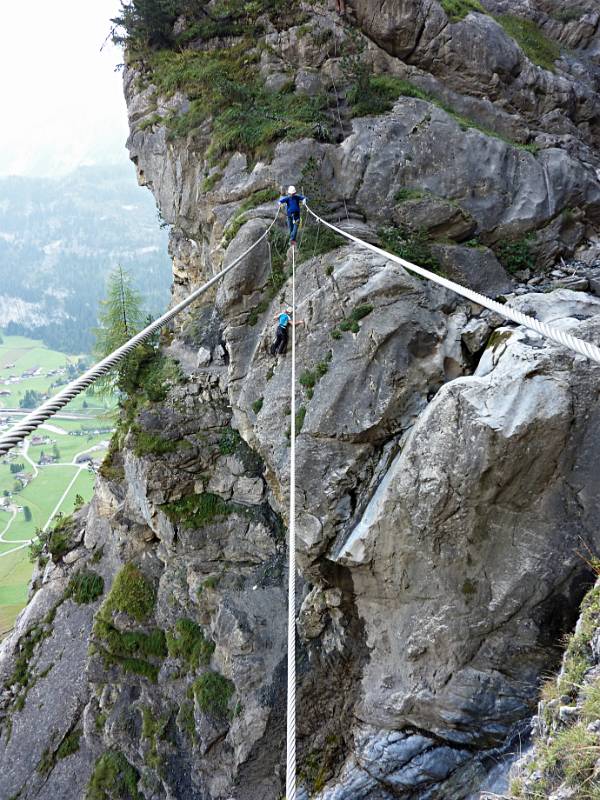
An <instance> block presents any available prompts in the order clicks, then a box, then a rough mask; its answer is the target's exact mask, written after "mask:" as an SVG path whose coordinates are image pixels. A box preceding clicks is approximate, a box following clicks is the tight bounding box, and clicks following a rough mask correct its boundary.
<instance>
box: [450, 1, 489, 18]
mask: <svg viewBox="0 0 600 800" xmlns="http://www.w3.org/2000/svg"><path fill="white" fill-rule="evenodd" d="M440 4H441V6H442V8H443V9H444V11H445V13H446V16H447V17H448V19H449V20H450V22H459V21H460V20H461V19H464V18H465V17H466V16H467V15H468V14H470V13H471V12H472V11H474V12H476V13H478V14H485V9H484V8H483V6H482V5H481V3H479V2H478V0H440Z"/></svg>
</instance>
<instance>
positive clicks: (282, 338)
mask: <svg viewBox="0 0 600 800" xmlns="http://www.w3.org/2000/svg"><path fill="white" fill-rule="evenodd" d="M292 315H293V311H292V309H291V308H286V309H285V311H282V312H281V313H280V314H275V317H274V319H275V320H276V321H277V332H276V334H275V341H274V342H273V344H272V345H271V355H272V356H277V355H281V356H284V355H285V354H286V352H287V345H288V330H289V326H290V325H304V320H301V319H300V320H298V322H294V320H293V319H292Z"/></svg>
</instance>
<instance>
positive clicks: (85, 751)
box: [0, 0, 600, 800]
mask: <svg viewBox="0 0 600 800" xmlns="http://www.w3.org/2000/svg"><path fill="white" fill-rule="evenodd" d="M226 5H227V4H226ZM250 5H251V6H252V9H250V7H248V8H246V10H245V11H244V16H243V17H239V18H238V17H236V16H235V14H236V13H237V11H236V9H237V6H235V5H234V4H231V8H230V9H229V10H230V12H231V13H230V15H229V16H228V17H227V20H226V30H225V31H217V32H218V33H219V35H221V38H214V36H213V35H214V34H215V31H212V32H211V36H213V38H211V37H210V36H208V34H207V33H206V24H207V23H206V19H205V18H204V17H201V19H200V21H198V20H197V19H195V18H194V15H193V13H191V12H190V11H189V9H188V12H187V14H188V15H187V16H186V15H185V14H184V15H182V16H181V17H180V18H178V19H177V20H176V21H175V22H174V27H173V30H174V31H175V32H176V35H177V36H178V37H180V38H179V39H178V42H179V45H178V48H177V49H176V50H175V49H171V50H170V49H166V50H163V51H161V52H156V50H153V49H150V50H147V51H145V52H143V53H139V52H136V53H135V57H134V54H133V52H132V51H131V50H130V60H129V64H128V66H127V68H126V70H125V76H124V83H125V93H126V98H127V104H128V109H129V116H130V126H131V137H130V140H129V149H130V153H131V157H132V159H133V161H134V163H135V164H136V166H137V170H138V174H139V177H140V181H141V182H142V183H144V184H146V185H147V186H148V187H149V189H150V190H151V191H152V192H153V194H154V196H155V198H156V201H157V205H158V208H159V210H160V213H161V215H162V217H163V218H164V220H165V221H166V222H167V223H168V224H169V225H170V226H171V243H170V248H171V255H172V258H173V274H174V287H173V297H174V300H178V299H181V298H182V297H183V296H185V295H186V294H187V293H188V292H189V291H190V290H191V289H192V288H195V287H196V286H198V285H200V284H201V283H203V282H204V281H205V280H206V279H207V278H209V277H210V276H211V275H213V274H215V273H216V272H217V271H218V270H219V269H220V267H221V266H222V265H223V264H225V263H229V262H230V261H231V260H232V259H233V258H234V257H235V256H236V255H238V254H240V253H242V252H243V251H244V250H245V249H246V248H247V247H248V246H249V245H250V244H251V243H253V242H254V241H255V240H256V239H257V238H258V237H259V236H260V235H261V234H262V233H263V232H264V231H265V230H266V228H267V226H268V225H269V224H270V220H271V219H272V217H273V215H274V213H275V204H274V202H273V199H274V198H275V196H276V194H277V191H278V189H279V188H280V186H282V185H283V186H285V185H287V184H288V183H290V182H294V183H296V185H297V186H299V187H300V188H301V189H303V190H304V191H305V192H306V193H307V194H308V195H309V196H310V197H311V200H312V202H314V204H315V205H316V206H318V208H319V209H320V210H321V212H322V213H323V214H325V215H327V216H329V217H330V218H331V219H335V220H338V221H339V224H340V226H341V227H343V228H344V227H345V228H348V229H352V230H353V231H355V232H358V235H360V236H361V237H363V238H365V239H367V240H370V241H380V242H381V243H382V244H383V245H384V246H385V247H387V248H388V249H393V250H395V251H396V252H399V253H401V254H403V255H405V256H406V257H408V258H410V259H412V260H415V261H419V262H420V263H423V265H424V266H430V267H432V268H434V269H440V270H443V271H444V273H445V274H448V275H450V276H451V277H454V278H456V279H457V280H459V281H462V282H465V283H468V284H469V285H471V286H473V287H474V288H477V289H479V290H483V291H486V292H487V293H489V294H492V295H494V296H498V295H504V296H505V297H506V298H507V300H508V302H510V303H512V304H514V305H516V306H518V307H519V308H521V309H522V310H526V311H527V313H530V314H533V315H535V316H536V317H538V318H539V319H543V320H545V321H548V322H552V323H553V324H554V325H557V326H561V327H564V328H566V329H569V330H571V331H573V332H574V333H576V334H577V335H578V336H581V337H582V338H586V339H589V340H593V341H596V342H598V341H600V300H598V299H596V297H595V296H594V292H595V291H596V290H597V289H598V287H599V286H600V275H599V276H598V277H597V269H598V268H600V257H599V248H598V229H599V227H600V186H599V184H598V170H599V169H600V152H599V151H598V147H597V143H598V135H599V126H600V96H599V95H598V86H599V79H600V66H599V58H600V51H599V38H598V26H599V22H600V13H599V10H598V8H597V6H596V4H595V3H592V2H591V0H590V1H589V2H587V1H586V0H582V2H581V3H580V5H579V6H578V7H577V9H578V11H577V12H576V13H575V12H573V13H571V14H570V15H567V14H565V13H563V12H564V8H563V5H562V4H560V3H559V2H558V1H556V2H554V0H553V1H552V2H551V0H537V2H533V0H531V2H525V1H524V0H523V2H521V0H499V1H498V2H495V1H494V0H487V2H484V6H485V8H484V7H483V6H481V7H480V6H479V5H478V4H477V3H476V2H474V0H456V2H454V1H453V2H443V3H441V4H440V3H438V2H435V1H434V0H427V2H425V0H402V1H401V2H393V3H392V2H380V3H373V2H371V1H370V0H356V3H355V5H353V6H352V8H350V9H349V16H348V18H347V19H340V18H338V17H337V16H336V15H335V14H333V13H332V12H330V11H329V10H327V9H326V8H322V7H317V6H310V5H307V6H306V7H302V8H300V7H299V8H298V9H294V14H291V15H290V17H289V18H287V19H286V18H282V17H281V13H279V12H277V14H276V12H275V11H273V10H272V8H271V7H270V6H269V4H268V3H265V4H261V3H257V4H250ZM255 6H256V7H257V8H258V11H257V9H256V8H255ZM222 11H223V9H222V8H221V7H220V6H217V5H215V6H214V8H213V7H212V6H211V14H212V15H213V16H215V15H217V16H218V14H219V13H222ZM258 12H264V13H258ZM253 14H254V15H255V17H253V16H252V15H253ZM211 19H212V17H211ZM213 21H214V20H213ZM251 23H252V24H251ZM215 24H216V23H215ZM223 24H225V23H223ZM203 26H204V27H203ZM227 26H229V27H227ZM244 26H245V28H244ZM252 26H253V27H252ZM181 37H183V38H181ZM228 59H229V60H228ZM232 64H233V67H234V71H233V72H231V71H230V70H231V69H232ZM540 64H541V65H542V66H540ZM232 75H233V76H234V77H235V78H236V80H237V81H238V83H239V85H237V84H236V86H235V87H232V80H233V79H232ZM240 97H241V98H242V99H243V100H244V102H245V103H246V105H242V106H241V107H242V108H243V113H242V112H240V104H241V101H240ZM223 98H225V100H223ZM219 104H220V105H219ZM281 109H286V114H287V115H288V116H287V117H286V118H285V119H288V122H289V124H288V125H287V127H286V125H283V127H282V123H281V119H282V117H281V114H282V113H283V112H282V111H281ZM237 113H242V119H243V126H242V129H241V130H240V129H239V128H237V127H236V124H237V123H236V119H237V118H236V117H235V114H237ZM311 114H312V116H311ZM265 121H266V122H265ZM265 125H267V126H271V127H269V128H268V131H266V129H265ZM255 130H256V131H258V132H259V134H260V136H259V135H258V134H257V135H256V136H257V137H258V141H254V140H253V139H252V137H253V136H254V131H255ZM260 137H262V138H260ZM255 138H256V137H255ZM265 143H267V144H269V145H270V146H269V147H264V146H263V145H265ZM259 145H260V146H259ZM575 256H576V258H577V261H576V262H573V263H574V264H575V266H574V267H573V268H572V269H571V270H566V269H563V267H564V265H565V261H564V260H565V259H567V260H572V259H573V258H574V257H575ZM560 259H563V261H562V262H561V261H560ZM299 262H300V263H299V265H298V269H297V286H296V298H297V314H298V316H299V317H300V318H301V319H304V320H305V322H306V326H305V328H298V329H297V330H298V361H299V370H298V376H299V382H298V386H297V398H298V406H299V413H298V419H297V425H298V429H299V434H298V437H297V442H296V444H297V475H298V478H297V490H298V520H297V525H298V535H299V544H298V547H299V552H298V559H299V564H300V572H301V574H300V579H299V586H300V593H299V604H298V609H297V621H298V637H299V648H300V655H299V663H298V669H299V695H298V697H299V708H298V733H299V779H300V783H301V785H302V793H303V796H304V797H310V798H319V800H350V799H351V798H352V800H358V799H359V798H364V799H365V800H366V799H367V798H368V800H383V799H384V798H385V799H386V800H387V798H397V797H402V798H415V800H427V799H431V800H434V798H438V799H440V800H441V798H447V799H450V800H462V798H466V797H468V796H469V795H471V794H472V793H473V792H477V791H478V789H479V787H481V786H482V785H483V783H484V782H485V776H486V773H487V771H488V769H489V768H490V766H491V764H492V763H494V759H497V758H498V757H499V756H500V755H501V754H502V753H504V752H505V751H506V749H507V748H509V747H510V743H511V741H512V738H513V737H514V736H515V735H516V734H517V733H519V732H520V731H521V730H522V729H523V728H524V727H526V726H527V724H528V720H529V718H530V717H531V715H532V714H533V711H534V709H535V705H536V702H537V693H538V686H539V681H540V676H541V675H542V674H547V672H548V670H550V669H552V668H553V667H555V666H556V664H557V661H558V659H559V647H558V646H559V644H560V641H561V637H562V636H563V635H564V634H565V633H566V632H567V631H569V630H571V629H572V628H573V625H574V624H575V621H576V618H577V615H578V606H579V602H580V600H581V598H582V596H583V595H584V593H585V591H586V589H587V588H589V586H590V584H591V582H592V570H591V569H590V566H589V564H588V563H586V561H585V560H583V559H582V558H581V556H580V552H581V550H582V547H583V546H584V545H585V546H587V547H589V548H590V549H591V550H592V551H594V550H596V549H597V548H598V547H599V546H600V541H599V533H598V531H599V530H600V525H599V522H600V519H599V515H600V511H599V509H598V505H597V502H596V498H595V495H596V492H595V478H596V476H597V474H598V469H599V464H598V455H597V447H596V443H597V441H598V440H599V437H600V416H599V415H598V410H597V401H598V378H599V377H600V375H599V369H600V368H598V367H597V366H595V365H591V364H589V363H588V362H587V361H585V360H583V359H580V358H579V357H573V355H572V354H570V353H568V352H565V351H563V350H561V349H560V348H558V347H555V346H554V345H551V344H549V343H548V342H545V341H543V340H541V339H540V338H538V337H537V336H534V335H533V334H532V333H530V332H527V331H525V330H523V329H520V328H514V327H507V326H504V324H503V322H502V320H501V319H500V318H497V317H494V316H493V315H490V314H489V313H487V312H482V310H481V309H480V308H475V307H473V306H471V305H470V304H467V303H465V302H463V301H461V300H460V298H458V297H456V296H454V295H451V294H449V293H447V292H445V291H443V290H441V289H438V288H436V287H435V286H433V285H430V284H428V283H426V282H423V281H421V280H418V279H417V278H415V277H414V276H411V275H409V274H408V273H407V272H406V271H404V270H403V269H401V268H399V267H398V266H396V265H395V264H392V263H390V262H388V261H386V260H384V259H383V258H380V257H378V256H375V255H373V254H370V253H365V251H361V250H358V249H357V248H355V247H353V246H350V245H348V244H346V243H345V242H344V241H341V240H339V239H337V238H335V237H331V236H330V235H329V234H328V232H327V231H325V230H322V229H321V228H319V227H317V225H316V224H315V223H312V222H311V221H310V220H305V223H304V227H303V229H302V234H301V239H300V246H299ZM561 264H562V266H561ZM289 267H290V262H289V253H286V241H285V235H284V233H283V230H279V229H278V232H276V234H275V235H274V236H272V237H271V240H270V241H269V242H265V243H264V245H261V246H260V247H259V248H257V249H256V250H255V251H253V253H252V254H251V256H250V257H248V258H247V259H246V260H245V261H244V262H243V264H242V265H241V266H240V267H239V268H238V269H237V270H235V271H234V272H233V273H230V274H229V275H228V276H227V278H226V279H225V280H224V281H223V282H222V284H221V285H220V286H219V288H218V290H217V291H216V292H215V293H214V295H213V296H212V297H211V298H210V299H208V300H206V301H204V302H203V303H202V304H201V305H198V306H196V307H194V308H193V309H192V310H191V311H189V312H188V313H186V314H185V315H184V316H183V317H181V318H179V319H178V320H177V322H176V324H175V327H174V329H173V330H172V331H170V332H169V333H168V334H167V335H166V336H165V337H164V338H163V340H162V345H161V350H160V353H155V354H150V355H148V356H147V358H146V360H145V361H143V362H142V364H141V366H140V367H139V369H138V376H137V381H138V387H139V388H138V391H137V392H135V393H133V396H132V397H130V398H129V400H128V401H127V403H126V405H125V408H124V411H123V420H122V422H121V424H120V426H119V431H118V433H117V435H116V437H115V440H114V446H113V448H112V450H111V454H110V457H109V459H108V461H107V463H106V464H105V465H104V467H103V470H102V476H101V477H100V478H99V480H98V484H97V489H96V495H95V498H94V500H93V502H92V504H91V506H90V507H89V509H81V510H79V511H78V512H76V514H75V516H74V517H73V519H72V520H69V521H66V522H63V523H62V524H61V525H60V526H59V528H58V530H57V531H56V532H55V533H54V534H53V535H52V536H51V537H50V541H49V542H48V544H47V546H46V547H47V550H46V552H45V553H43V554H42V565H41V566H40V569H39V571H38V573H37V574H36V576H35V580H34V582H33V586H32V599H31V602H30V604H29V606H28V607H27V609H26V610H25V612H24V613H23V615H22V616H21V618H20V620H19V622H18V625H17V628H16V629H15V631H14V633H13V634H12V635H11V637H10V638H9V639H8V640H7V641H6V642H5V643H4V644H3V646H2V650H1V651H0V679H1V681H2V685H3V686H4V690H3V693H2V695H1V696H0V703H1V706H0V707H1V712H0V713H1V722H2V728H1V731H2V732H1V735H0V761H1V763H2V770H1V771H0V795H2V797H7V798H8V797H19V798H22V800H24V799H25V798H51V797H52V798H58V797H84V796H87V797H89V798H93V799H94V800H95V798H105V797H131V798H136V797H144V798H147V800H150V798H157V799H158V798H182V799H183V798H186V799H187V798H199V800H200V799H201V800H217V799H219V800H225V799H226V798H236V800H258V798H266V799H267V800H268V799H269V798H273V800H276V798H279V797H281V795H282V792H283V788H282V787H283V774H284V710H285V694H284V693H285V629H284V622H285V591H284V584H285V557H286V518H285V517H286V513H287V512H286V504H287V497H288V490H289V485H288V484H289V430H288V429H289V403H290V397H289V383H290V364H289V361H286V359H285V358H280V359H279V360H275V359H274V358H273V357H272V356H271V355H270V354H269V350H268V348H269V344H270V341H271V338H272V335H273V330H272V328H273V322H272V320H273V316H274V314H275V313H276V312H277V311H278V310H279V308H280V304H281V303H282V302H289V299H290V296H291V294H290V280H289ZM557 267H558V269H557ZM509 273H510V274H509ZM574 273H576V274H574ZM568 287H573V288H575V289H578V290H584V291H571V290H570V288H568ZM44 562H45V563H44Z"/></svg>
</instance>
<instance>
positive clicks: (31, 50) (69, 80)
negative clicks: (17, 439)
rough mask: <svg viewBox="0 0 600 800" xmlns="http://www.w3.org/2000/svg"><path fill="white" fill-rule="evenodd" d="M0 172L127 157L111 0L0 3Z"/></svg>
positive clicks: (33, 171) (47, 170) (38, 171)
mask: <svg viewBox="0 0 600 800" xmlns="http://www.w3.org/2000/svg"><path fill="white" fill-rule="evenodd" d="M2 6H3V7H2V10H1V11H0V21H1V25H2V34H3V36H2V45H1V46H0V89H1V92H0V99H1V109H2V111H1V122H0V175H38V176H41V175H43V176H46V175H59V174H64V173H66V172H69V171H71V170H72V169H74V168H75V167H77V166H79V165H81V164H90V163H96V164H97V163H105V162H113V163H114V162H118V161H122V160H123V161H124V160H125V159H126V158H127V151H126V150H125V146H124V145H125V140H126V138H127V115H126V111H125V102H124V100H123V93H122V89H121V73H120V72H115V71H114V68H115V65H116V64H118V63H119V62H120V61H121V60H122V56H121V52H120V50H118V49H117V48H115V47H113V45H112V44H109V43H107V44H106V45H105V47H104V50H103V51H102V52H100V48H101V47H102V44H103V42H104V40H105V39H106V36H107V34H108V32H109V30H110V19H111V17H114V16H115V14H116V12H117V10H118V8H119V6H120V3H119V0H51V2H49V0H28V1H27V2H11V3H2Z"/></svg>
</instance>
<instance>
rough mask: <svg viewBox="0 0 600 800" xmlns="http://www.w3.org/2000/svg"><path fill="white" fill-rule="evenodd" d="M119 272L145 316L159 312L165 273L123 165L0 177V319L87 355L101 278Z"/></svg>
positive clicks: (144, 206)
mask: <svg viewBox="0 0 600 800" xmlns="http://www.w3.org/2000/svg"><path fill="white" fill-rule="evenodd" d="M117 264H122V265H123V266H124V267H126V268H127V269H128V270H129V271H130V273H131V274H132V276H133V278H134V281H135V283H136V284H137V285H138V286H139V287H140V289H141V290H142V291H143V294H144V297H145V299H146V302H147V305H148V311H149V312H151V313H154V314H156V313H158V312H159V311H161V310H162V309H163V308H164V307H165V306H166V304H167V301H168V295H169V286H170V282H171V265H170V261H169V258H168V256H167V233H166V231H165V230H164V229H162V228H161V227H160V225H159V224H158V221H157V216H156V206H155V204H154V202H153V199H152V197H151V196H150V195H149V194H148V192H146V191H144V190H142V189H140V188H139V187H138V185H137V182H136V177H135V170H134V169H133V168H132V167H131V166H130V165H129V164H123V165H115V166H108V167H107V166H97V167H83V168H81V169H79V170H77V171H76V172H74V173H72V174H71V175H68V176H67V177H65V178H61V179H51V178H24V177H6V178H0V274H1V275H2V281H1V283H0V319H2V322H3V325H4V326H5V329H6V330H7V332H9V333H13V334H14V333H19V334H32V335H34V336H35V337H37V338H41V339H43V340H44V342H45V343H46V344H47V345H48V346H50V347H53V348H56V349H59V350H63V351H65V352H89V350H90V347H91V345H92V342H93V334H92V328H93V327H94V325H95V322H96V315H97V311H98V303H99V301H100V299H101V298H102V297H104V295H105V289H106V278H107V275H108V273H109V272H110V270H111V269H112V268H113V267H114V266H116V265H117Z"/></svg>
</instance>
